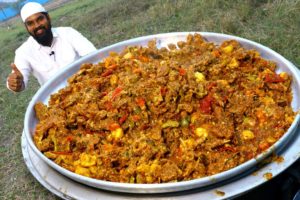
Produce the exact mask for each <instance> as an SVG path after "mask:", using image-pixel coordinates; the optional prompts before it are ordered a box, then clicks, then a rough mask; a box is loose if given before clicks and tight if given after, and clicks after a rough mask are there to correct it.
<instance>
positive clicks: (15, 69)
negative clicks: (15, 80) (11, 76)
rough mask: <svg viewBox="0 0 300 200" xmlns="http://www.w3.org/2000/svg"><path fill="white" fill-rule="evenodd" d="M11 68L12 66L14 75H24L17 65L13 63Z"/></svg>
mask: <svg viewBox="0 0 300 200" xmlns="http://www.w3.org/2000/svg"><path fill="white" fill-rule="evenodd" d="M10 66H11V69H12V70H13V73H16V74H22V73H21V72H20V70H19V69H18V68H17V66H16V65H15V63H11V64H10Z"/></svg>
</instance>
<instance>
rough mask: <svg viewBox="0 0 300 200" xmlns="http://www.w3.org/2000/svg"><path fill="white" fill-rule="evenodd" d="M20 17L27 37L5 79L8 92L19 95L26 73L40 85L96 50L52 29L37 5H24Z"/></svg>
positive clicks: (78, 37) (70, 31) (70, 30)
mask: <svg viewBox="0 0 300 200" xmlns="http://www.w3.org/2000/svg"><path fill="white" fill-rule="evenodd" d="M20 14H21V18H22V20H23V22H24V24H25V27H26V29H27V31H28V33H29V34H30V37H29V38H28V40H27V41H26V42H24V43H23V44H22V45H21V46H20V47H19V48H18V49H17V50H16V52H15V60H14V63H12V64H11V67H12V72H11V74H9V76H8V78H7V88H8V89H10V90H12V91H15V92H21V91H23V90H24V89H25V88H26V87H27V83H28V78H29V75H30V73H32V74H33V76H35V77H36V78H37V80H38V82H39V83H40V85H42V84H44V83H45V82H46V81H47V80H48V79H49V78H51V77H52V76H53V75H54V74H55V73H56V72H57V71H58V70H59V69H61V68H62V67H65V66H66V65H68V64H70V63H72V62H73V61H75V60H76V59H78V58H80V57H81V56H84V55H87V54H89V53H91V52H93V51H95V50H96V48H95V47H94V45H93V44H92V43H91V42H90V41H88V40H87V39H86V38H85V37H83V36H82V35H81V34H80V33H79V32H77V31H76V30H74V29H73V28H70V27H59V28H52V27H51V19H50V17H49V15H48V13H47V11H46V10H45V8H44V7H43V6H42V5H41V4H39V3H35V2H29V3H27V4H25V5H24V6H23V7H22V9H21V12H20Z"/></svg>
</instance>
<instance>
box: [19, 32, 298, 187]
mask: <svg viewBox="0 0 300 200" xmlns="http://www.w3.org/2000/svg"><path fill="white" fill-rule="evenodd" d="M194 33H199V34H201V35H202V36H203V37H204V38H205V39H207V40H208V41H212V42H214V43H217V44H219V43H220V42H222V41H224V40H231V39H234V40H237V41H238V42H240V43H241V44H242V46H243V47H245V48H246V49H250V48H254V49H256V50H258V51H259V52H260V53H261V56H262V57H264V58H266V59H271V60H275V62H277V64H278V67H279V71H288V73H290V74H292V76H293V83H292V85H293V86H292V89H293V93H294V98H293V102H292V107H293V109H294V110H299V107H300V106H299V103H298V102H299V99H298V96H300V95H299V91H300V89H299V88H300V77H299V74H298V73H297V68H296V67H295V66H294V65H293V64H292V63H290V62H289V61H288V60H287V59H285V58H284V57H283V56H281V55H280V54H278V53H276V52H275V51H273V50H272V49H270V48H268V47H265V46H263V45H261V44H259V43H256V42H254V41H251V40H247V39H245V38H241V37H237V36H232V35H226V34H222V33H210V32H175V33H163V34H157V35H150V36H143V37H139V38H134V39H130V40H126V41H123V42H120V43H116V44H114V45H111V46H108V47H105V48H102V49H99V50H97V51H96V52H94V53H92V54H90V55H88V56H85V57H83V58H81V59H79V60H78V61H76V62H74V63H72V64H70V65H68V66H67V67H66V68H64V69H62V70H61V71H60V72H59V73H57V74H56V75H55V76H54V77H53V78H51V79H50V80H49V81H48V82H47V83H46V84H44V85H43V86H42V87H41V88H40V89H39V90H38V91H37V93H36V94H35V95H34V97H33V98H32V100H31V101H30V103H29V105H28V107H27V110H26V114H25V120H24V131H25V136H26V139H27V141H28V144H29V146H30V147H31V148H32V149H33V151H34V152H35V153H36V154H37V155H38V156H39V157H40V158H41V159H42V160H44V161H45V162H46V163H47V164H48V165H49V166H51V167H52V168H54V169H55V170H57V171H58V172H60V173H61V174H63V175H65V176H67V177H69V178H71V179H73V180H75V181H78V182H81V183H83V184H86V185H89V186H92V187H96V188H100V189H105V190H110V191H118V192H127V193H166V192H176V191H183V190H189V189H194V188H199V187H204V186H208V185H212V184H215V183H218V182H221V181H224V180H226V179H229V178H232V177H234V176H236V175H239V174H241V173H242V172H244V171H246V170H248V169H250V168H252V167H254V166H255V165H257V164H258V163H259V162H261V161H262V160H263V159H265V158H266V157H267V156H269V155H270V154H272V153H274V152H278V151H280V150H281V149H282V148H283V147H284V146H285V145H286V144H287V143H288V141H289V140H290V138H291V137H292V136H293V135H294V132H295V129H296V127H297V125H298V123H299V119H300V116H299V114H298V115H297V116H296V118H295V120H294V122H293V123H292V125H291V127H290V128H289V130H288V131H287V132H286V133H285V134H284V135H283V137H281V138H280V139H279V140H278V141H277V142H276V143H275V144H274V145H273V146H271V147H270V148H269V149H267V150H266V151H265V152H264V153H262V154H260V155H258V156H257V157H256V158H254V159H251V160H249V161H247V162H245V163H243V164H241V165H239V166H238V167H235V168H233V169H230V170H228V171H225V172H222V173H219V174H215V175H212V176H209V177H204V178H199V179H194V180H190V181H182V182H175V183H161V184H129V183H116V182H108V181H103V180H96V179H93V178H89V177H84V176H81V175H78V174H75V173H73V172H70V171H68V170H66V169H64V168H62V167H60V166H59V165H57V164H55V163H54V162H53V161H51V160H50V159H48V158H47V157H45V156H44V155H43V154H42V153H41V152H40V151H39V150H38V149H37V148H36V146H35V145H34V143H33V140H32V135H33V132H34V127H35V125H36V119H35V116H34V109H33V108H34V104H35V103H36V102H37V101H42V102H44V103H47V101H48V100H49V97H50V94H52V93H53V92H56V91H58V90H59V89H60V88H62V87H64V86H65V85H66V79H67V78H68V77H69V76H71V75H72V74H74V73H76V71H77V70H78V69H79V67H80V65H81V64H83V63H85V62H92V63H96V62H99V61H100V60H102V59H103V58H105V57H106V56H108V53H109V52H110V51H116V52H120V51H121V50H123V49H124V47H126V46H134V45H143V46H145V45H147V43H148V41H150V40H153V39H156V41H157V46H158V47H163V46H166V45H167V44H169V43H176V42H177V41H180V40H185V38H186V36H187V35H188V34H194Z"/></svg>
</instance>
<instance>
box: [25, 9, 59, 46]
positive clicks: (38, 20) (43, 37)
mask: <svg viewBox="0 0 300 200" xmlns="http://www.w3.org/2000/svg"><path fill="white" fill-rule="evenodd" d="M25 26H26V29H27V31H28V33H29V34H30V35H31V36H32V37H33V38H34V39H35V40H36V41H37V42H38V43H40V44H41V45H44V46H50V45H51V43H52V39H53V35H52V31H51V21H50V18H49V15H48V14H46V13H36V14H33V15H31V16H30V17H28V18H27V19H26V21H25Z"/></svg>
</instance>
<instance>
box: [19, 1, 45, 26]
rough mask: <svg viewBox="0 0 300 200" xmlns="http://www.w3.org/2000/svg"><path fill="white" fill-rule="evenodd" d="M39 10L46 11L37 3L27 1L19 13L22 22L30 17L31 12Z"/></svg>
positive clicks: (34, 12) (38, 11)
mask: <svg viewBox="0 0 300 200" xmlns="http://www.w3.org/2000/svg"><path fill="white" fill-rule="evenodd" d="M40 12H47V11H46V10H45V8H44V7H43V6H42V5H41V4H39V3H36V2H28V3H26V4H25V5H24V6H23V7H22V9H21V12H20V14H21V18H22V20H23V22H25V21H26V19H27V18H28V17H30V16H31V15H33V14H36V13H40Z"/></svg>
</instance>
